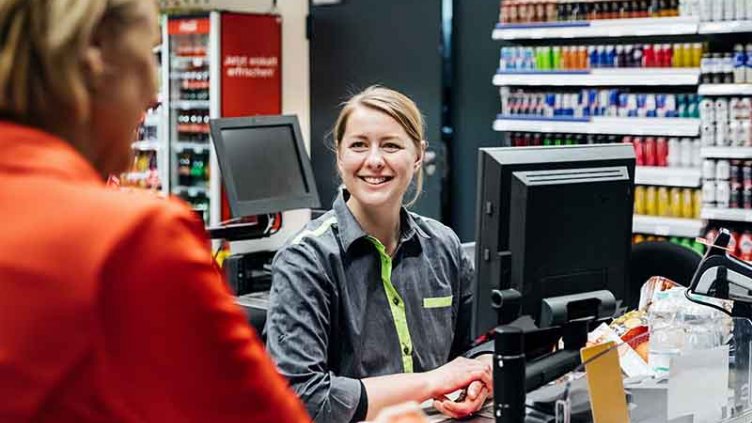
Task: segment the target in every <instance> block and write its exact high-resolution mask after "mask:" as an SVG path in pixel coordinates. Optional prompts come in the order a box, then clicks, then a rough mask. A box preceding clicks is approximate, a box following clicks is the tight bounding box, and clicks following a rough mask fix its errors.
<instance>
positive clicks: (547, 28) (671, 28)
mask: <svg viewBox="0 0 752 423" xmlns="http://www.w3.org/2000/svg"><path fill="white" fill-rule="evenodd" d="M698 25H699V21H698V19H697V18H696V17H670V18H636V19H604V20H596V21H578V22H536V23H529V24H497V25H496V28H495V29H494V30H493V33H492V37H493V39H494V40H521V39H528V40H541V39H549V38H550V39H558V38H600V37H630V36H631V37H639V36H653V35H682V34H696V33H697V29H698Z"/></svg>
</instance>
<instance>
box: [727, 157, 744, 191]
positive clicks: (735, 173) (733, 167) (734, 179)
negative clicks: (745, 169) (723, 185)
mask: <svg viewBox="0 0 752 423" xmlns="http://www.w3.org/2000/svg"><path fill="white" fill-rule="evenodd" d="M730 163H731V164H730V166H729V180H730V181H731V184H732V185H733V184H735V183H737V184H738V183H741V181H742V178H741V176H742V169H741V168H742V162H741V160H731V162H730Z"/></svg>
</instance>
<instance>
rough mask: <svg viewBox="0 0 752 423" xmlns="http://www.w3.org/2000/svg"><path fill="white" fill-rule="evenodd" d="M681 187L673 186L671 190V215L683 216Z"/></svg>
mask: <svg viewBox="0 0 752 423" xmlns="http://www.w3.org/2000/svg"><path fill="white" fill-rule="evenodd" d="M681 194H682V193H681V188H676V187H674V188H671V191H669V197H670V198H669V204H670V213H671V217H681V215H682V212H681V204H682V202H681Z"/></svg>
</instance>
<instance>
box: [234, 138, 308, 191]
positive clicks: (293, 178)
mask: <svg viewBox="0 0 752 423" xmlns="http://www.w3.org/2000/svg"><path fill="white" fill-rule="evenodd" d="M222 139H223V140H224V144H225V150H226V152H227V158H228V161H229V165H230V166H229V169H228V172H227V173H228V174H229V175H228V176H229V177H231V178H232V179H233V180H234V181H235V187H236V188H237V195H238V201H249V200H256V199H260V198H274V197H280V196H283V195H304V194H306V193H308V186H306V181H305V178H304V177H303V169H302V167H301V163H300V157H298V153H297V151H296V149H295V138H293V132H292V128H291V127H290V126H287V125H281V126H261V127H258V126H256V127H254V126H249V127H245V128H227V129H223V130H222ZM254 181H255V182H261V183H254ZM269 181H274V183H268V182H269Z"/></svg>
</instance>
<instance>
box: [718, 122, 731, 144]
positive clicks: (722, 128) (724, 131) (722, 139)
mask: <svg viewBox="0 0 752 423" xmlns="http://www.w3.org/2000/svg"><path fill="white" fill-rule="evenodd" d="M727 137H728V124H726V122H718V123H716V124H715V145H717V146H718V147H728V145H729V139H728V138H727Z"/></svg>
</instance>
